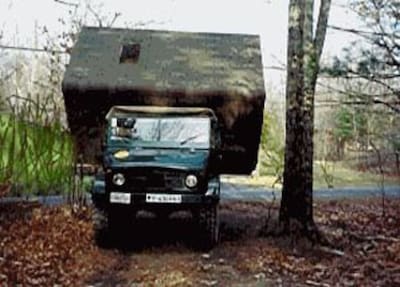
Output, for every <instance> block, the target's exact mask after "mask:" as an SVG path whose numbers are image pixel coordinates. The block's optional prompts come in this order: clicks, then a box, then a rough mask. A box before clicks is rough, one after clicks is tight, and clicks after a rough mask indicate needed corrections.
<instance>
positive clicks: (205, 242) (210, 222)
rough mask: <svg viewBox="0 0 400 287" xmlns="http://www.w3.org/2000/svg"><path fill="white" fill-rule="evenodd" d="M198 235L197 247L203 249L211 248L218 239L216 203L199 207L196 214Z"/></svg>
mask: <svg viewBox="0 0 400 287" xmlns="http://www.w3.org/2000/svg"><path fill="white" fill-rule="evenodd" d="M196 217H197V220H198V224H199V231H200V236H199V238H198V240H199V242H198V243H199V247H200V248H201V249H203V250H209V249H211V248H213V247H214V246H215V245H216V244H217V243H218V240H219V213H218V205H217V204H212V205H208V206H204V207H201V208H200V209H199V210H198V213H197V215H196Z"/></svg>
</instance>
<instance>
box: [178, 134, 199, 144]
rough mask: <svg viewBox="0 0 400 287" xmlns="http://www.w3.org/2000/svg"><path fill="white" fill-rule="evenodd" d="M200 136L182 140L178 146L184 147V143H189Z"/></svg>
mask: <svg viewBox="0 0 400 287" xmlns="http://www.w3.org/2000/svg"><path fill="white" fill-rule="evenodd" d="M201 135H202V134H197V135H194V136H190V137H188V138H186V139H184V140H183V141H181V142H180V145H184V144H185V143H187V142H189V141H191V140H194V139H197V138H198V137H199V136H201Z"/></svg>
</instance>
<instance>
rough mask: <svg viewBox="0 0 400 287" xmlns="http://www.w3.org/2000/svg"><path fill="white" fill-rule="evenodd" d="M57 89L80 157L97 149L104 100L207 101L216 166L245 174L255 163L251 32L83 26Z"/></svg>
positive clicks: (259, 109)
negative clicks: (218, 150)
mask: <svg viewBox="0 0 400 287" xmlns="http://www.w3.org/2000/svg"><path fill="white" fill-rule="evenodd" d="M129 56H133V58H132V59H131V60H129ZM126 57H128V60H126V59H125V58H126ZM62 90H63V94H64V101H65V107H66V111H67V118H68V123H69V127H70V130H71V133H72V135H73V136H74V138H75V139H76V146H77V148H78V152H79V153H80V154H82V156H83V159H84V160H85V161H92V160H93V159H94V158H95V157H96V155H98V154H99V153H101V141H102V136H103V133H104V123H105V116H106V114H107V112H108V111H109V110H110V108H111V107H113V106H115V105H124V106H129V105H131V106H136V105H139V106H170V107H202V108H210V109H212V110H213V111H214V112H215V114H216V116H217V118H218V120H219V122H220V124H221V133H222V144H223V158H224V166H223V167H222V168H221V172H222V173H234V174H248V173H250V172H251V171H252V170H253V169H254V167H255V165H256V162H257V152H258V145H259V137H260V133H261V126H262V119H263V108H264V100H265V90H264V79H263V68H262V60H261V51H260V39H259V37H258V36H256V35H244V34H219V33H190V32H175V31H155V30H130V29H111V28H95V27H83V28H82V31H81V33H80V35H79V37H78V40H77V42H76V44H75V46H74V47H73V49H72V53H71V60H70V63H69V65H68V67H67V69H66V72H65V75H64V80H63V85H62Z"/></svg>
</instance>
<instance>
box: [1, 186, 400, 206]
mask: <svg viewBox="0 0 400 287" xmlns="http://www.w3.org/2000/svg"><path fill="white" fill-rule="evenodd" d="M384 193H385V196H386V197H400V185H397V186H395V185H392V186H385V188H384ZM378 196H382V190H381V189H380V188H379V187H346V188H334V189H317V190H315V191H314V198H315V199H345V198H365V197H378ZM274 197H276V198H277V199H279V198H280V197H281V191H280V190H279V189H272V188H265V187H252V186H246V185H238V184H231V183H223V184H222V188H221V200H222V201H229V200H243V201H260V200H269V201H271V200H272V199H273V198H274ZM28 200H30V201H39V202H41V203H44V204H47V205H58V204H61V203H63V202H65V198H64V197H62V196H59V195H56V196H46V197H31V198H28ZM88 200H89V201H90V195H88ZM15 201H21V198H2V199H0V202H15Z"/></svg>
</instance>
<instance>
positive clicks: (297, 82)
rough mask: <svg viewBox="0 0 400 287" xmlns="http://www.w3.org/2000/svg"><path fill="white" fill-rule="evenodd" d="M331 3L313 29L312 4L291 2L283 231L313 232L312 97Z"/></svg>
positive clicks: (298, 0) (327, 1)
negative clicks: (314, 29)
mask: <svg viewBox="0 0 400 287" xmlns="http://www.w3.org/2000/svg"><path fill="white" fill-rule="evenodd" d="M330 4H331V1H330V0H322V1H321V4H320V5H321V6H320V10H319V17H318V23H317V28H316V31H315V33H314V31H313V10H314V7H313V6H314V1H313V0H291V1H290V4H289V35H288V52H287V81H286V142H285V167H284V175H283V189H282V200H281V207H280V213H279V220H280V223H281V227H282V228H283V231H284V232H289V233H292V232H296V233H297V232H300V233H302V234H305V235H311V234H316V232H315V231H316V228H315V223H314V219H313V206H312V204H313V127H314V94H315V85H316V81H317V76H318V72H319V61H320V57H321V54H322V49H323V45H324V40H325V35H326V30H327V22H328V15H329V10H330Z"/></svg>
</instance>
